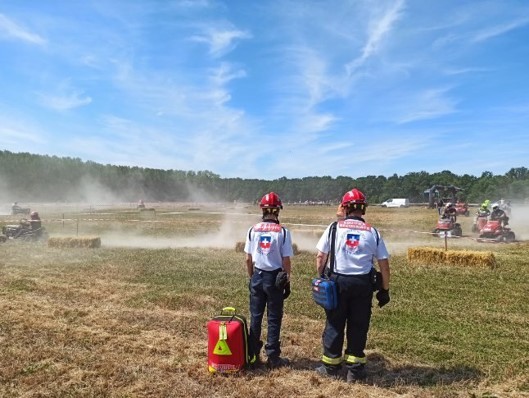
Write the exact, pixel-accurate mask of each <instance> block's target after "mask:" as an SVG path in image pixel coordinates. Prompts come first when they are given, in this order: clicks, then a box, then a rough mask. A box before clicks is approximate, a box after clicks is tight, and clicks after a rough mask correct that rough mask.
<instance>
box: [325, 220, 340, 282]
mask: <svg viewBox="0 0 529 398" xmlns="http://www.w3.org/2000/svg"><path fill="white" fill-rule="evenodd" d="M337 224H338V222H336V221H335V222H333V223H332V224H331V228H330V229H329V239H330V241H331V251H330V252H329V257H327V259H328V260H329V268H327V276H328V277H330V276H331V274H332V273H333V271H334V256H335V254H334V250H335V248H336V225H337Z"/></svg>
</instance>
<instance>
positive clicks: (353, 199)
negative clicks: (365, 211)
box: [342, 188, 367, 206]
mask: <svg viewBox="0 0 529 398" xmlns="http://www.w3.org/2000/svg"><path fill="white" fill-rule="evenodd" d="M350 204H363V205H367V201H366V196H365V195H364V194H363V193H362V192H360V191H359V190H358V189H356V188H354V189H352V190H350V191H349V192H346V193H345V195H344V196H343V198H342V206H348V205H350Z"/></svg>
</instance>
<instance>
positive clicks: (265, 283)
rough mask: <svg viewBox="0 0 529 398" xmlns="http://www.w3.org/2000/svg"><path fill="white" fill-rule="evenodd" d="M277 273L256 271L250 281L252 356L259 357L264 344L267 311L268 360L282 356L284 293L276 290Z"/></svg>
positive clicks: (250, 339)
mask: <svg viewBox="0 0 529 398" xmlns="http://www.w3.org/2000/svg"><path fill="white" fill-rule="evenodd" d="M279 271H281V269H277V270H275V271H262V270H260V269H257V268H256V269H255V270H254V273H253V275H252V279H251V280H250V316H251V318H250V319H251V321H250V336H249V345H250V347H249V349H250V356H253V355H255V356H259V353H260V351H261V348H262V347H263V342H262V341H261V329H262V324H263V317H264V313H265V309H266V318H267V321H268V333H267V338H266V345H265V352H266V355H267V356H268V358H276V357H279V354H281V348H280V345H281V341H280V334H281V321H282V320H283V302H284V299H283V292H282V291H281V290H279V289H278V288H276V286H275V282H276V277H277V274H278V273H279Z"/></svg>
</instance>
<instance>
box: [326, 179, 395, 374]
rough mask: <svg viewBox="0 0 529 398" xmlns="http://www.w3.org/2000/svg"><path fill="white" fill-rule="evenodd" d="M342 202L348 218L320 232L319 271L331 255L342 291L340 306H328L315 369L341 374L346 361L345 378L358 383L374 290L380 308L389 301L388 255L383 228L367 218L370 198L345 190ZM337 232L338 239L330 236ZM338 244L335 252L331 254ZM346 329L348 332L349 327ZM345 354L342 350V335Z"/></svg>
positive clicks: (340, 293) (364, 362) (336, 278)
mask: <svg viewBox="0 0 529 398" xmlns="http://www.w3.org/2000/svg"><path fill="white" fill-rule="evenodd" d="M341 206H342V208H343V210H344V213H345V218H344V219H342V220H338V221H337V222H335V223H332V224H331V225H329V226H328V227H327V229H326V230H325V232H324V233H323V235H322V236H321V238H320V240H319V242H318V244H317V245H316V248H317V249H318V254H317V256H316V268H317V272H318V275H322V274H323V273H324V271H325V267H326V263H327V257H330V258H331V261H333V262H334V264H333V273H332V274H331V275H330V279H332V280H334V281H335V283H336V285H337V291H338V306H337V308H336V309H334V310H325V315H326V324H325V329H324V331H323V336H322V341H323V356H322V362H323V364H322V365H321V366H319V367H318V368H316V372H317V373H319V374H322V375H325V376H331V377H337V376H338V375H339V371H340V369H341V366H342V360H344V361H345V365H346V367H347V369H348V371H347V381H348V382H355V381H357V380H362V379H364V378H365V377H366V370H365V364H366V362H367V360H366V355H365V353H364V349H365V346H366V342H367V334H368V330H369V323H370V320H371V304H372V300H373V291H374V290H377V289H378V292H377V294H376V298H377V300H378V305H379V307H383V306H384V305H386V304H387V303H388V302H389V275H390V271H389V260H388V259H389V254H388V251H387V249H386V245H385V243H384V241H383V239H382V237H381V236H380V234H379V232H378V231H377V230H376V229H375V228H374V227H372V226H371V225H369V224H367V223H366V222H365V220H364V219H363V217H362V216H363V215H364V214H365V212H366V207H367V201H366V197H365V195H364V194H363V193H362V192H360V191H359V190H358V189H352V190H351V191H349V192H346V193H345V195H344V196H343V198H342V202H341ZM333 237H334V244H333V243H332V242H331V240H332V239H333ZM332 247H334V253H333V255H330V251H331V248H332ZM374 258H376V259H377V262H378V265H379V268H380V273H381V276H382V281H381V286H378V287H375V286H374V284H373V275H374V271H375V269H374V264H373V259H374ZM345 330H347V332H345ZM345 339H346V340H347V344H346V349H345V355H342V350H343V343H344V340H345Z"/></svg>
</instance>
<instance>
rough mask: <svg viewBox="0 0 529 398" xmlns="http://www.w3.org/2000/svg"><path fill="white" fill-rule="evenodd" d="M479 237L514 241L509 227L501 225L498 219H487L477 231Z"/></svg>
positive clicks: (498, 240) (499, 240) (497, 240)
mask: <svg viewBox="0 0 529 398" xmlns="http://www.w3.org/2000/svg"><path fill="white" fill-rule="evenodd" d="M480 239H489V240H491V241H496V242H514V240H515V235H514V232H513V231H511V229H510V228H509V227H506V226H502V224H501V221H500V220H489V221H487V223H486V224H485V226H484V227H483V228H481V231H480V233H479V239H478V241H480V242H482V241H483V240H480Z"/></svg>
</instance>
